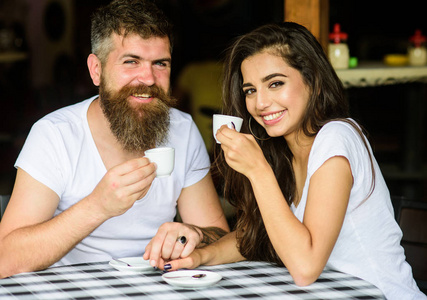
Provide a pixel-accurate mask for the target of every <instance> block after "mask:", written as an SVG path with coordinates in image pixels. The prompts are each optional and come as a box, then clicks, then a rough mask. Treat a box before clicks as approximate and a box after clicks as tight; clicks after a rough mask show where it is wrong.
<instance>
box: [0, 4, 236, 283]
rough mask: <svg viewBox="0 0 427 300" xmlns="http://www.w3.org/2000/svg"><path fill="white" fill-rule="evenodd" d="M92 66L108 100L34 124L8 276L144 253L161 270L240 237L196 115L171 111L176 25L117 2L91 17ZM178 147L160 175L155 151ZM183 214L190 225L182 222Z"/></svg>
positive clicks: (1, 227)
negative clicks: (232, 228) (150, 153)
mask: <svg viewBox="0 0 427 300" xmlns="http://www.w3.org/2000/svg"><path fill="white" fill-rule="evenodd" d="M91 39H92V53H91V54H90V55H89V57H88V60H87V63H88V69H89V73H90V76H91V78H92V81H93V83H94V84H95V85H96V86H99V95H98V96H94V97H92V98H90V99H87V100H85V101H82V102H80V103H77V104H74V105H71V106H68V107H65V108H62V109H59V110H57V111H55V112H53V113H51V114H49V115H47V116H45V117H44V118H42V119H41V120H39V121H38V122H36V123H35V124H34V126H33V127H32V129H31V132H30V134H29V135H28V138H27V140H26V142H25V145H24V147H23V149H22V151H21V153H20V155H19V157H18V159H17V162H16V168H17V176H16V182H15V187H14V190H13V192H12V195H11V199H10V202H9V205H8V207H7V209H6V212H5V214H4V216H3V219H2V222H1V223H0V277H1V278H2V277H7V276H10V275H12V274H16V273H20V272H27V271H35V270H41V269H45V268H48V267H50V266H52V265H64V264H74V263H81V262H91V261H108V260H110V259H111V258H113V257H131V256H143V255H144V258H145V259H147V260H150V263H151V265H152V266H153V267H157V266H163V263H164V261H167V260H169V259H176V258H179V257H186V256H188V255H189V254H190V253H191V252H192V251H193V250H194V249H195V248H196V247H202V246H203V245H206V244H209V243H210V242H212V241H214V240H216V239H218V238H219V237H221V236H222V235H224V234H225V233H226V232H228V231H229V228H228V225H227V222H226V219H225V217H224V214H223V211H222V209H221V206H220V203H219V200H218V195H217V194H216V191H215V188H214V185H213V183H212V179H211V176H210V173H209V166H210V164H209V157H208V154H207V151H206V149H205V146H204V143H203V140H202V138H201V136H200V133H199V131H198V130H197V128H196V126H195V124H194V122H193V121H192V119H191V117H190V116H189V115H187V114H185V113H183V112H180V111H178V110H177V109H174V108H172V106H173V104H174V100H173V99H172V98H171V97H170V73H171V50H172V43H171V41H172V39H171V25H170V23H169V22H168V21H167V19H166V18H165V16H164V15H163V13H162V12H161V11H160V10H159V9H158V8H157V7H155V6H154V5H153V4H152V3H151V2H150V1H142V0H130V1H129V0H115V1H113V2H112V3H110V4H109V5H107V6H105V7H102V8H100V9H99V10H97V11H96V13H95V14H94V16H93V19H92V37H91ZM157 146H168V147H173V148H175V153H176V160H175V169H174V171H173V173H172V175H171V176H169V177H165V178H155V176H156V165H155V164H153V163H150V161H149V160H148V159H147V158H145V157H144V151H145V150H147V149H150V148H153V147H157ZM176 209H178V211H179V213H180V216H181V218H182V220H183V223H176V222H173V220H174V217H175V214H176Z"/></svg>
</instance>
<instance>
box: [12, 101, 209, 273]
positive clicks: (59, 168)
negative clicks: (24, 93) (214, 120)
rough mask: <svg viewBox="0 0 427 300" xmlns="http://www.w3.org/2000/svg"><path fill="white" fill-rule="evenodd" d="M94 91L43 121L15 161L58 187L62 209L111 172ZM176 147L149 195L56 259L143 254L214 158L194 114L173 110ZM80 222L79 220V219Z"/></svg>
mask: <svg viewBox="0 0 427 300" xmlns="http://www.w3.org/2000/svg"><path fill="white" fill-rule="evenodd" d="M95 98H96V96H95V97H92V98H90V99H87V100H85V101H83V102H80V103H77V104H74V105H71V106H68V107H64V108H61V109H59V110H57V111H55V112H53V113H50V114H48V115H47V116H45V117H44V118H42V119H40V120H39V121H37V122H36V123H35V124H34V125H33V127H32V128H31V131H30V133H29V135H28V137H27V140H26V142H25V144H24V147H23V149H22V151H21V153H20V154H19V157H18V159H17V161H16V164H15V167H19V168H21V169H23V170H24V171H26V172H27V173H28V174H30V175H31V176H32V177H33V178H35V179H36V180H38V181H39V182H41V183H43V184H44V185H46V186H47V187H49V188H50V189H52V190H53V191H54V192H55V193H56V194H58V196H59V197H60V202H59V206H58V208H57V209H56V212H55V215H58V214H60V213H62V212H63V211H65V210H66V209H68V208H69V207H70V206H72V205H73V204H75V203H77V202H78V201H80V200H81V199H83V198H84V197H86V196H87V195H89V194H90V193H91V192H92V191H93V189H94V188H95V186H96V185H97V184H98V183H99V181H100V180H101V179H102V177H103V176H104V175H105V173H106V172H107V170H106V168H105V165H104V164H103V162H102V159H101V157H100V155H99V152H98V150H97V148H96V145H95V142H94V140H93V138H92V134H91V132H90V129H89V125H88V120H87V111H88V108H89V105H90V103H91V102H92V101H93V100H94V99H95ZM162 146H169V147H173V148H175V168H174V170H173V172H172V174H171V176H169V177H163V178H155V179H154V181H153V183H152V186H151V187H150V190H149V191H148V193H147V195H146V196H145V197H144V198H142V199H140V200H138V201H136V202H135V204H134V205H133V206H132V208H131V209H129V210H128V211H127V212H126V213H124V214H123V215H120V216H117V217H113V218H111V219H109V220H107V221H106V222H104V223H103V224H102V225H101V226H99V227H98V228H96V229H95V230H94V231H93V232H92V233H91V234H90V235H89V236H88V237H86V238H85V239H84V240H83V241H81V242H80V243H79V244H77V246H76V247H75V248H73V249H72V250H71V251H70V252H69V253H68V254H67V255H66V256H65V257H63V258H62V259H61V260H60V261H59V262H58V263H56V264H55V265H63V264H73V263H80V262H90V261H104V260H109V259H111V257H130V256H142V254H143V253H144V249H145V246H146V245H147V244H148V242H149V241H150V240H151V238H152V237H153V236H154V235H155V234H156V232H157V229H158V227H159V226H160V225H161V224H163V223H165V222H171V221H173V219H174V217H175V214H176V205H177V200H178V197H179V195H180V194H181V191H182V189H183V188H185V187H188V186H191V185H193V184H195V183H196V182H198V181H200V180H201V179H202V178H203V177H205V176H206V174H207V173H208V171H209V167H210V161H209V156H208V153H207V151H206V148H205V144H204V142H203V140H202V137H201V135H200V133H199V131H198V129H197V127H196V125H195V124H194V122H193V121H192V118H191V116H190V115H188V114H186V113H183V112H181V111H179V110H176V109H173V108H172V109H171V112H170V131H169V139H168V142H167V143H166V144H164V145H162ZM76 225H77V224H76Z"/></svg>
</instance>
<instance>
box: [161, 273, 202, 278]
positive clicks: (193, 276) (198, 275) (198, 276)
mask: <svg viewBox="0 0 427 300" xmlns="http://www.w3.org/2000/svg"><path fill="white" fill-rule="evenodd" d="M205 276H206V274H203V273H199V274H194V275H191V276H190V275H182V276H165V277H166V278H168V279H169V278H171V279H175V278H193V279H200V278H203V277H205Z"/></svg>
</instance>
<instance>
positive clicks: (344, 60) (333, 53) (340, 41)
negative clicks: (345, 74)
mask: <svg viewBox="0 0 427 300" xmlns="http://www.w3.org/2000/svg"><path fill="white" fill-rule="evenodd" d="M329 40H330V43H329V60H330V62H331V64H332V66H333V67H334V69H348V66H349V59H350V51H349V49H348V46H347V44H346V41H347V33H345V32H341V27H340V24H338V23H337V24H335V25H334V31H333V32H331V33H330V34H329Z"/></svg>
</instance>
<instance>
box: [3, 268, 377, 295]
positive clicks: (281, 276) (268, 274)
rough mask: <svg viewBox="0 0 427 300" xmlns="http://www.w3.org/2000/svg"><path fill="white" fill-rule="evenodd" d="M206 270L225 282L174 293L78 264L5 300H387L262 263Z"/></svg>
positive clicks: (153, 276)
mask: <svg viewBox="0 0 427 300" xmlns="http://www.w3.org/2000/svg"><path fill="white" fill-rule="evenodd" d="M200 269H203V270H209V271H213V272H217V273H219V274H220V275H222V277H223V278H222V280H221V281H219V282H218V283H217V284H215V285H213V286H210V287H206V288H199V289H183V288H177V287H173V286H171V285H169V284H167V283H166V282H165V281H163V279H162V277H161V275H162V272H161V271H158V270H153V271H147V272H144V273H130V272H120V271H117V270H116V269H114V268H112V267H111V266H110V265H109V264H108V262H99V263H89V264H77V265H70V266H63V267H56V268H50V269H47V270H45V271H40V272H31V273H23V274H19V275H15V276H12V277H9V278H6V279H1V280H0V299H14V298H15V299H126V298H135V299H163V300H171V299H206V300H209V299H224V300H225V299H227V300H229V299H243V298H251V299H258V298H259V299H281V300H282V299H346V300H348V299H384V296H383V294H382V293H381V292H380V290H378V289H377V288H376V287H375V286H373V285H372V284H370V283H368V282H366V281H363V280H361V279H359V278H356V277H353V276H350V275H347V274H343V273H340V272H337V271H333V270H324V271H323V273H322V274H321V275H320V277H319V279H318V280H317V281H316V282H315V283H313V284H311V285H310V286H307V287H298V286H296V285H295V284H294V283H293V280H292V278H291V275H290V274H289V272H288V271H287V269H286V268H280V267H276V266H273V265H270V264H268V263H263V262H239V263H233V264H226V265H218V266H211V267H205V266H203V267H200Z"/></svg>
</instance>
